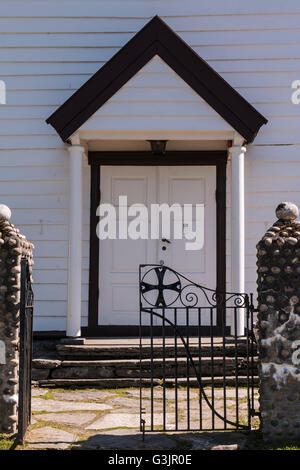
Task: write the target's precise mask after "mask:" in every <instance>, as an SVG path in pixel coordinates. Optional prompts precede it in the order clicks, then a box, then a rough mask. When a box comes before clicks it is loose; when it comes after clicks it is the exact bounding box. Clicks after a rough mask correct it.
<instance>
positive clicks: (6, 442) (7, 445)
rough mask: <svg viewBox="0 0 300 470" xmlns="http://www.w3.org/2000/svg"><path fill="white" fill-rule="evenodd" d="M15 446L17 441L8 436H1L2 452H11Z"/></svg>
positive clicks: (0, 446)
mask: <svg viewBox="0 0 300 470" xmlns="http://www.w3.org/2000/svg"><path fill="white" fill-rule="evenodd" d="M14 445H15V440H14V439H13V438H11V437H9V436H8V435H5V434H0V450H11V449H12V448H13V447H14Z"/></svg>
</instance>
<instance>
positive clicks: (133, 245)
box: [99, 166, 157, 325]
mask: <svg viewBox="0 0 300 470" xmlns="http://www.w3.org/2000/svg"><path fill="white" fill-rule="evenodd" d="M156 179H157V178H156V168H155V167H149V166H148V167H146V166H141V167H137V166H123V167H119V166H104V167H102V168H101V183H100V184H101V186H100V187H101V203H112V204H113V205H114V206H115V207H116V209H118V202H119V196H122V195H127V197H128V205H131V204H136V203H140V204H145V205H146V206H147V207H149V204H151V203H152V202H155V200H156ZM117 213H118V211H117ZM128 221H130V217H129V218H128ZM118 222H119V219H117V227H118ZM155 262H156V242H155V241H152V240H130V239H124V240H122V239H116V240H109V239H107V240H100V251H99V263H100V266H99V280H100V286H99V324H100V325H137V324H138V295H139V291H138V280H137V273H138V266H139V264H141V263H155Z"/></svg>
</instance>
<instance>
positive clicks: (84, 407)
mask: <svg viewBox="0 0 300 470" xmlns="http://www.w3.org/2000/svg"><path fill="white" fill-rule="evenodd" d="M111 409H112V406H110V405H106V404H105V403H79V402H72V401H61V400H44V399H43V398H33V399H32V411H36V412H42V411H48V412H52V413H57V412H59V411H108V410H111Z"/></svg>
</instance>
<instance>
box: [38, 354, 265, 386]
mask: <svg viewBox="0 0 300 470" xmlns="http://www.w3.org/2000/svg"><path fill="white" fill-rule="evenodd" d="M193 360H194V365H195V367H196V369H197V372H198V367H199V359H198V358H193ZM223 360H224V359H223V357H215V358H214V359H213V369H212V361H211V358H210V357H204V358H202V360H201V375H202V376H203V377H211V376H212V375H213V376H214V377H223V375H224V364H223ZM251 366H252V364H251V362H249V368H251ZM176 368H177V370H176ZM236 368H237V370H238V375H246V374H247V369H248V365H247V360H246V358H244V357H238V358H234V357H228V358H226V360H225V374H226V375H229V376H230V375H232V376H233V375H235V370H236ZM253 369H254V371H253V372H254V374H256V373H257V359H256V358H254V361H253ZM142 375H143V377H144V378H148V377H149V378H150V377H151V375H152V376H153V377H155V378H157V379H162V378H163V377H164V376H165V377H168V378H173V377H175V375H177V377H186V375H187V360H186V358H183V357H182V358H178V360H177V366H176V361H175V360H174V358H167V359H165V361H163V359H161V358H156V359H154V360H153V361H151V360H150V359H145V360H143V361H142ZM189 375H190V376H191V377H193V376H195V375H196V374H195V371H194V368H193V367H192V366H191V363H190V362H189ZM32 376H33V379H35V380H39V379H101V378H139V377H140V361H139V360H137V359H121V360H109V361H106V360H89V361H87V360H86V361H80V360H78V361H74V360H73V361H69V360H65V361H59V360H46V359H34V360H33V374H32Z"/></svg>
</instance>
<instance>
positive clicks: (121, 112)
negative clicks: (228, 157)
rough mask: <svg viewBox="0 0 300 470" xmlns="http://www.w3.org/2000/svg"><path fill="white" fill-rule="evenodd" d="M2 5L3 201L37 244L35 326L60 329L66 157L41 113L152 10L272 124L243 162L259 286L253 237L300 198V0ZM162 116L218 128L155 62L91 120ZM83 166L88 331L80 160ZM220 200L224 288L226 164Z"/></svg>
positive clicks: (250, 274)
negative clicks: (295, 98) (298, 93)
mask: <svg viewBox="0 0 300 470" xmlns="http://www.w3.org/2000/svg"><path fill="white" fill-rule="evenodd" d="M0 9H1V18H0V79H3V80H5V82H6V86H7V103H6V105H1V106H0V202H1V203H4V204H7V205H8V206H10V207H11V208H12V211H13V217H12V221H13V223H15V225H17V226H19V227H20V229H21V231H22V232H23V233H25V234H26V235H27V236H28V238H30V239H31V240H33V242H34V244H35V245H36V250H35V266H34V278H35V282H36V299H37V300H36V305H35V320H34V327H35V329H36V330H65V328H66V312H67V306H66V298H67V268H68V243H67V240H68V216H69V215H68V204H69V201H68V190H69V186H68V180H69V174H68V165H69V161H68V158H69V155H68V152H67V151H66V149H65V148H66V145H65V144H63V143H62V141H61V139H60V138H59V137H58V136H57V135H56V133H55V131H54V130H53V128H52V127H51V126H48V125H46V124H45V119H46V118H47V117H48V116H49V115H50V114H52V113H53V112H54V110H55V109H56V108H57V107H58V106H59V105H61V104H62V103H63V102H64V101H65V100H66V99H68V98H69V97H70V96H71V95H72V94H73V93H74V91H75V90H76V89H78V88H79V87H80V86H81V85H82V84H83V83H85V81H86V80H87V79H88V78H90V76H91V75H92V74H93V73H95V72H96V71H97V70H98V69H99V67H101V66H102V65H103V64H104V63H105V61H107V60H108V59H109V58H110V57H112V55H113V54H114V53H115V52H117V51H118V50H119V49H120V48H121V47H122V46H123V45H124V44H125V43H126V42H127V41H128V40H129V39H130V38H131V37H133V35H134V34H135V33H136V32H137V31H139V30H140V29H141V28H142V27H143V26H144V25H145V24H146V23H147V22H148V21H149V19H150V18H151V17H153V16H154V15H156V14H158V15H160V16H161V17H162V18H163V19H164V20H165V21H166V22H167V24H169V26H170V27H171V28H173V29H174V30H175V31H176V32H177V33H178V34H179V35H180V36H181V37H182V38H183V39H184V40H185V41H186V42H187V43H188V44H189V45H190V46H192V47H193V48H194V50H195V51H196V52H198V53H199V54H200V55H201V57H203V58H204V59H206V60H208V62H209V64H210V65H211V66H212V67H213V68H214V69H215V70H216V71H217V72H219V73H220V74H221V75H222V77H223V78H224V79H225V80H227V81H228V82H229V83H230V84H231V85H232V86H233V87H235V88H236V90H237V91H238V92H239V93H241V94H242V96H244V97H245V98H246V99H247V100H249V101H250V103H252V104H253V105H254V106H255V107H256V108H257V109H258V110H259V111H260V112H261V113H262V114H264V115H265V116H266V117H267V118H268V119H269V124H268V125H267V126H264V127H263V128H262V129H261V131H260V133H259V134H258V136H257V138H256V139H255V142H254V144H252V145H250V146H248V150H247V153H246V157H245V158H246V162H247V165H246V168H245V180H246V182H245V184H246V194H245V202H246V253H247V255H246V286H247V289H248V290H253V289H255V241H256V240H257V239H258V238H259V237H260V236H261V234H262V233H263V232H264V230H265V229H266V228H268V226H269V225H270V223H272V222H273V221H274V207H275V206H276V205H277V204H278V203H279V202H281V201H282V200H292V201H294V202H296V203H299V204H300V184H299V181H300V174H299V171H300V166H299V161H300V159H299V155H300V125H299V122H300V120H299V118H300V105H298V106H297V105H294V104H292V102H291V94H292V91H293V90H292V89H291V83H292V82H293V81H294V80H300V3H299V1H297V0H286V1H285V2H282V1H280V0H272V2H262V1H261V0H252V1H251V2H241V1H240V0H232V1H230V2H224V1H222V0H216V1H214V2H212V1H211V0H202V1H201V2H199V1H197V0H191V1H189V2H181V1H178V0H175V1H165V0H157V1H155V2H154V1H146V0H139V1H137V0H135V1H131V0H122V1H111V0H110V1H101V2H98V1H91V0H87V1H85V2H81V1H78V0H62V1H57V0H52V1H51V2H50V0H45V1H44V2H34V1H31V0H29V1H27V2H23V1H16V0H10V1H0ZM93 119H94V122H92V121H93ZM96 119H97V121H96ZM158 120H159V122H160V123H163V125H164V126H169V127H168V128H172V127H173V129H187V128H189V129H199V128H201V129H203V130H204V129H206V128H209V127H210V126H214V128H218V126H220V128H222V126H223V125H224V123H223V122H222V120H221V119H220V118H219V117H218V116H217V115H216V113H215V112H214V111H213V110H212V109H211V108H210V107H209V106H207V105H206V104H205V103H204V102H203V100H201V99H199V97H198V96H197V95H196V94H195V93H194V92H193V91H191V90H190V89H189V87H187V86H186V85H185V84H184V82H182V81H181V83H180V84H179V83H178V77H176V75H175V74H174V73H173V72H172V71H170V70H167V69H166V66H165V64H163V63H162V62H161V61H155V60H154V61H151V63H149V64H147V65H146V66H145V67H144V69H143V70H142V71H140V72H139V73H138V74H137V75H136V76H135V77H134V78H133V79H132V83H131V84H127V85H126V86H125V87H123V89H122V90H121V91H120V92H119V93H117V94H116V95H115V96H114V97H112V98H111V99H110V101H109V102H108V103H107V104H105V105H104V106H103V108H102V109H101V111H99V112H97V113H96V114H95V116H94V118H92V120H90V121H89V122H88V123H87V126H92V125H95V126H97V125H98V126H101V128H103V129H108V130H109V129H110V128H111V127H112V126H113V125H114V126H115V125H116V123H117V125H118V127H119V128H120V129H126V126H127V128H128V127H129V128H130V126H133V125H135V124H134V123H139V126H140V127H139V128H141V127H142V125H147V126H148V128H153V127H154V126H155V125H156V126H157V122H158ZM113 123H114V124H113ZM151 126H152V127H151ZM95 128H96V127H95ZM180 145H182V144H180ZM170 148H172V149H173V148H176V144H170ZM83 172H84V176H83V188H84V191H83V192H84V199H83V208H84V209H83V239H84V242H83V262H82V266H83V272H82V284H83V287H82V294H83V302H82V318H83V321H82V324H83V325H85V326H86V324H87V292H88V268H89V239H88V238H89V194H90V188H89V186H90V182H89V168H88V165H87V162H86V161H85V162H84V166H83ZM227 205H228V210H227V247H228V249H227V257H226V258H227V287H228V288H230V277H231V273H230V266H231V259H230V252H231V246H230V245H231V239H230V205H231V201H230V163H229V164H228V185H227ZM251 250H252V252H251V253H250V251H251Z"/></svg>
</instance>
